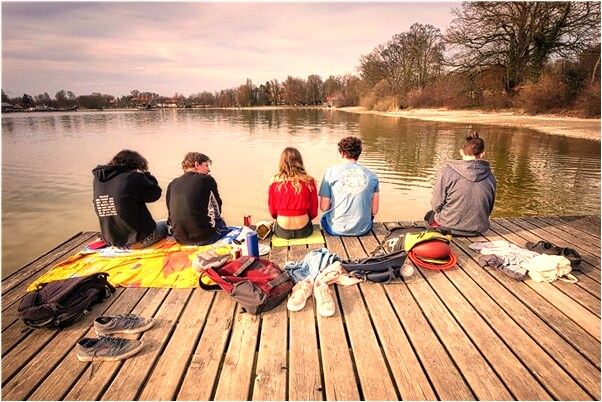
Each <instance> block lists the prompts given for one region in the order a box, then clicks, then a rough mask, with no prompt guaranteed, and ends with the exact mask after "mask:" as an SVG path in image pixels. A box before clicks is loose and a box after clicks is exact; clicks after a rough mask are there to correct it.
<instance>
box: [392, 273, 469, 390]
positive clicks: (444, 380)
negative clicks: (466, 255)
mask: <svg viewBox="0 0 602 402" xmlns="http://www.w3.org/2000/svg"><path fill="white" fill-rule="evenodd" d="M416 280H417V279H416V278H413V279H412V281H416ZM412 281H408V283H404V284H395V285H392V284H391V285H389V286H386V287H385V290H386V292H387V295H388V296H389V299H390V300H391V303H392V304H393V306H394V308H395V312H396V314H397V316H398V317H399V320H400V321H401V325H402V326H403V329H404V331H405V333H406V334H407V335H408V339H409V340H410V343H411V344H412V346H413V348H414V350H415V351H416V354H417V355H418V357H419V359H420V362H421V363H422V366H423V367H424V369H425V371H426V374H427V376H428V377H429V379H430V381H431V384H433V388H434V389H435V392H436V393H437V398H438V399H440V400H474V399H475V398H476V396H475V394H474V393H473V392H472V390H471V388H470V387H469V386H468V384H467V383H466V381H465V380H464V378H463V376H462V373H461V372H460V371H459V369H458V367H457V366H456V365H455V363H454V362H453V360H452V359H451V357H450V355H449V354H448V352H447V350H446V349H445V347H444V346H443V345H442V344H441V342H440V341H439V339H438V338H437V336H436V335H435V333H434V331H433V328H431V326H430V324H429V322H428V321H427V319H426V317H425V316H424V315H423V313H422V310H421V308H420V305H419V304H418V302H417V301H416V300H415V299H414V297H413V296H412V293H410V291H409V289H408V286H409V285H410V284H411V282H412ZM424 302H426V301H421V303H424Z"/></svg>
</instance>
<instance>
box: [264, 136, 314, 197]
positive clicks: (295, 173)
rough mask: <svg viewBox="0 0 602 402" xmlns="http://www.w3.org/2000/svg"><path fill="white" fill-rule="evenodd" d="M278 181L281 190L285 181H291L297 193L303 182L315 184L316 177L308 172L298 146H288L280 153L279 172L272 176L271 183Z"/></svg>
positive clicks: (310, 184)
mask: <svg viewBox="0 0 602 402" xmlns="http://www.w3.org/2000/svg"><path fill="white" fill-rule="evenodd" d="M275 181H278V182H280V183H279V184H278V187H277V188H278V189H279V190H280V189H281V188H282V186H283V185H284V183H285V182H291V184H292V185H293V187H294V189H295V193H300V192H301V182H302V181H304V182H307V184H308V185H309V186H310V187H311V186H313V185H314V178H313V177H311V176H310V175H308V174H307V172H306V171H305V166H303V157H302V156H301V152H299V150H298V149H297V148H293V147H286V148H284V150H283V151H282V155H280V164H279V165H278V174H276V175H274V177H272V180H271V183H273V182H275Z"/></svg>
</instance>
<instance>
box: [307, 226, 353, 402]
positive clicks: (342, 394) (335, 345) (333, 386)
mask: <svg viewBox="0 0 602 402" xmlns="http://www.w3.org/2000/svg"><path fill="white" fill-rule="evenodd" d="M324 237H325V240H326V245H327V247H328V249H329V251H330V252H331V253H334V254H337V255H338V256H340V257H341V258H345V256H346V253H345V249H344V248H343V243H342V241H341V239H340V238H335V237H332V236H330V235H328V234H327V233H324ZM331 290H332V291H333V298H334V300H335V305H336V306H337V308H336V311H335V314H334V315H333V316H332V317H322V316H321V315H319V314H317V317H318V337H319V340H320V357H321V360H322V370H323V375H324V389H325V391H326V400H329V401H332V400H337V401H340V400H360V399H361V398H360V392H361V391H360V390H359V389H358V384H359V379H358V378H356V374H355V370H354V365H353V361H352V360H351V355H350V350H349V348H350V346H349V345H348V344H347V336H346V334H345V328H344V325H343V316H342V314H341V310H340V308H339V302H338V297H337V294H336V287H335V286H333V285H331Z"/></svg>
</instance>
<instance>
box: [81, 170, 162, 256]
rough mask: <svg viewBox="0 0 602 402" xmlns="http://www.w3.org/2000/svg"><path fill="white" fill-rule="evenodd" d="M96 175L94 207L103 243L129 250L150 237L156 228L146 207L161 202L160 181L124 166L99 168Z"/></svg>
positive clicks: (94, 171) (95, 172)
mask: <svg viewBox="0 0 602 402" xmlns="http://www.w3.org/2000/svg"><path fill="white" fill-rule="evenodd" d="M92 174H93V175H94V184H93V186H94V200H93V203H94V207H95V210H96V215H97V216H98V221H99V222H100V232H101V233H102V237H103V239H104V240H105V241H106V242H107V243H108V244H110V245H112V246H126V245H130V244H133V243H136V242H139V241H141V240H143V239H144V238H146V237H148V236H149V235H150V234H151V233H152V232H153V230H155V227H156V226H157V224H156V222H155V220H154V219H153V217H152V216H151V213H150V211H149V210H148V208H147V207H146V203H147V202H153V201H157V200H158V199H159V198H161V187H159V184H158V182H157V179H156V178H155V177H154V176H153V175H151V174H150V173H148V172H145V173H140V172H137V171H134V170H129V169H127V168H126V167H125V166H122V165H99V166H97V167H95V168H94V169H93V170H92Z"/></svg>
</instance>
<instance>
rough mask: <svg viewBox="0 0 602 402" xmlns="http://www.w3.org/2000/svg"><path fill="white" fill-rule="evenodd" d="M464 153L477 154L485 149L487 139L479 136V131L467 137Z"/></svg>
mask: <svg viewBox="0 0 602 402" xmlns="http://www.w3.org/2000/svg"><path fill="white" fill-rule="evenodd" d="M462 151H464V155H468V156H477V155H480V154H482V153H483V151H485V141H483V139H482V138H479V133H477V132H474V133H472V134H471V135H469V136H467V137H466V144H464V147H463V148H462Z"/></svg>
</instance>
